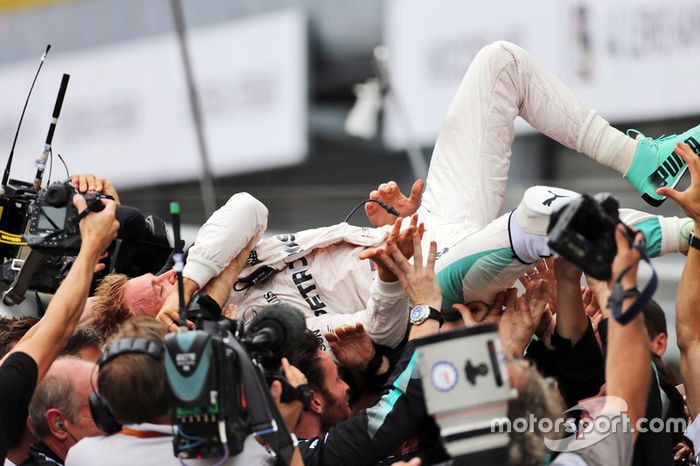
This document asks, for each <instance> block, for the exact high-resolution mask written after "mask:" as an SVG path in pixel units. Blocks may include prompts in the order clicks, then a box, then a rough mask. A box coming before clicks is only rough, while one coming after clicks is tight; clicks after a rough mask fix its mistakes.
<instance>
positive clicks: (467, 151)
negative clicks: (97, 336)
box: [159, 42, 700, 346]
mask: <svg viewBox="0 0 700 466" xmlns="http://www.w3.org/2000/svg"><path fill="white" fill-rule="evenodd" d="M516 116H521V117H522V118H524V119H525V120H526V121H528V122H529V123H530V124H531V125H532V126H534V127H535V128H537V129H538V130H540V131H541V132H543V133H544V134H546V135H548V136H550V137H552V138H553V139H555V140H557V141H559V142H560V143H562V144H563V145H565V146H567V147H569V148H572V149H575V150H577V151H579V152H581V153H583V154H585V155H588V156H589V157H591V158H593V159H594V160H596V161H597V162H599V163H601V164H603V165H606V166H609V167H611V168H613V169H615V170H617V171H618V172H620V173H621V174H623V175H625V178H627V179H628V181H630V183H631V184H632V185H633V186H634V187H635V189H637V190H638V191H639V192H640V193H642V195H643V197H644V198H645V200H647V201H648V202H650V203H656V205H658V203H659V202H662V201H663V199H661V200H659V199H657V198H656V197H654V196H656V194H655V187H654V186H659V185H663V183H666V184H674V183H675V182H677V179H676V178H673V177H672V176H671V175H673V176H676V177H678V176H680V175H679V173H680V174H682V172H683V171H684V170H685V167H681V166H680V165H678V163H677V161H675V158H674V159H673V160H674V161H673V165H672V166H673V167H674V170H673V171H672V170H669V169H666V170H665V171H664V172H663V173H662V175H666V176H665V178H664V177H663V176H661V175H659V173H661V171H662V169H661V168H659V167H660V166H662V165H663V164H664V163H668V160H666V159H667V158H668V157H667V156H669V157H670V156H672V155H673V153H672V149H670V150H668V154H667V153H666V151H667V149H668V147H667V146H669V145H670V147H671V148H672V147H675V143H676V141H678V140H685V141H690V142H689V144H690V145H691V147H693V149H696V146H695V145H694V141H696V140H695V137H696V136H697V137H698V138H700V134H698V135H696V134H695V133H700V129H698V128H697V127H696V128H693V129H691V130H689V131H687V132H686V133H683V134H682V135H679V136H676V137H670V138H669V137H667V138H664V139H663V140H661V141H650V140H648V139H639V138H638V139H636V140H635V139H633V138H631V137H629V136H627V135H625V134H623V133H621V132H620V131H618V130H617V129H615V128H612V127H611V126H610V125H609V124H608V123H607V121H605V120H604V119H603V118H601V117H600V116H599V115H598V114H597V113H596V112H595V111H594V110H593V109H591V108H590V107H588V106H587V105H586V104H585V103H584V102H582V101H581V100H580V99H578V98H577V97H576V96H575V95H574V94H573V93H572V92H571V91H570V90H569V89H568V88H566V87H565V86H564V85H563V84H562V83H561V82H560V81H559V80H557V79H556V78H555V77H554V76H552V75H550V74H548V73H546V72H545V71H544V70H542V69H541V68H540V66H539V65H538V64H537V63H536V62H535V60H534V59H533V57H532V56H530V55H529V54H528V53H527V52H526V51H524V50H523V49H521V48H520V47H518V46H516V45H514V44H510V43H506V42H497V43H494V44H491V45H489V46H487V47H485V48H484V49H482V50H481V51H480V52H479V54H478V55H477V56H476V57H475V59H474V61H473V62H472V64H471V65H470V67H469V70H468V71H467V74H466V75H465V78H464V80H463V81H462V84H461V85H460V88H459V90H458V92H457V96H456V98H455V100H454V101H453V102H452V105H451V107H450V109H449V112H448V115H447V118H446V120H445V122H444V124H443V127H442V129H441V130H440V134H439V136H438V139H437V141H436V145H435V150H434V153H433V156H432V160H431V165H430V171H429V173H428V178H427V180H426V185H427V186H426V191H425V193H424V194H423V196H422V200H421V202H420V207H418V215H419V218H420V221H422V222H424V223H425V226H426V229H425V235H424V236H423V241H424V243H427V242H428V241H430V240H436V241H437V244H438V251H439V260H438V261H437V264H436V270H437V271H438V278H439V280H440V284H441V287H442V290H443V295H444V304H443V309H444V308H446V307H450V306H451V305H452V304H454V303H457V302H460V303H461V302H469V301H475V300H480V301H485V302H490V301H491V300H492V298H493V297H494V296H495V294H496V293H498V292H499V291H501V290H503V289H504V288H508V287H510V286H511V285H512V284H513V283H514V281H515V280H516V279H517V277H518V276H520V275H521V274H522V273H523V272H524V271H525V270H526V269H527V268H528V267H529V264H531V263H533V262H535V261H536V260H538V259H539V258H540V257H544V256H549V255H551V251H549V248H548V246H547V242H546V236H545V233H546V225H547V222H548V215H549V213H551V211H552V210H553V209H555V208H557V207H559V206H561V205H562V204H563V203H565V202H568V200H569V199H570V198H571V197H572V196H576V193H572V192H571V191H566V190H561V189H558V188H548V187H535V188H531V189H530V190H528V192H527V193H526V195H525V197H524V199H523V202H522V203H521V205H520V206H519V207H518V209H516V210H515V211H514V212H513V213H508V214H505V215H503V216H501V217H498V218H496V217H497V215H498V213H499V212H500V209H501V207H502V203H503V197H504V194H505V188H506V182H507V171H508V167H509V164H510V148H511V144H512V141H513V138H514V128H513V121H514V119H515V117H516ZM697 149H698V150H700V145H698V146H697ZM669 154H671V155H669ZM664 166H665V165H664ZM647 172H648V173H647ZM642 173H647V175H654V176H647V175H644V176H642V175H640V174H642ZM649 180H652V181H654V183H656V184H655V185H653V186H652V185H650V183H651V181H649ZM650 186H651V187H650ZM378 197H379V198H382V194H381V193H380V194H379V195H378ZM400 197H402V198H403V196H400ZM657 197H658V196H657ZM550 198H551V200H550ZM402 200H405V198H403V199H399V201H402ZM409 204H410V203H409ZM414 208H415V206H414ZM414 208H412V209H408V210H404V211H401V209H399V211H400V212H401V213H402V214H404V215H406V214H410V213H412V210H414ZM369 212H370V210H368V213H369ZM621 217H622V220H623V221H625V222H627V223H629V224H631V225H634V226H635V227H637V228H638V229H640V230H641V231H643V232H644V233H645V236H646V239H647V244H648V247H649V249H650V252H651V255H652V256H655V255H659V254H665V253H669V252H678V251H682V250H687V242H686V241H682V239H684V238H687V235H688V233H689V228H692V222H690V221H689V220H687V219H679V218H676V217H660V216H654V215H649V214H645V213H642V212H636V211H630V210H625V209H623V210H621ZM266 219H267V209H265V207H264V206H263V205H262V204H261V203H259V202H258V201H257V200H255V199H254V198H252V196H249V195H247V194H244V193H242V194H238V195H236V196H234V197H232V198H231V199H230V200H229V202H228V203H227V204H226V206H224V207H222V208H221V209H220V210H219V211H217V213H215V214H214V216H213V217H212V218H211V219H210V220H209V221H208V222H207V223H206V224H205V225H204V226H203V227H202V229H201V230H200V232H199V234H198V236H197V240H196V242H195V245H194V246H193V247H192V248H191V250H190V252H189V256H188V260H187V265H186V266H185V270H184V275H185V276H186V277H188V278H189V279H190V280H191V282H192V283H194V285H193V289H197V288H201V286H203V285H204V284H205V283H206V282H207V281H208V280H209V279H211V278H213V277H215V276H216V275H217V274H218V273H219V272H220V271H221V270H223V269H224V267H226V265H227V264H228V262H230V261H231V260H232V258H234V257H235V256H236V255H237V254H238V253H239V252H240V251H242V250H243V248H244V247H245V245H246V244H247V243H248V241H250V240H251V238H254V237H256V236H260V235H261V233H262V231H263V230H264V229H265V227H266ZM370 219H371V220H372V216H371V215H370ZM406 222H408V220H405V221H404V225H405V223H406ZM373 223H374V224H375V225H377V224H378V223H380V224H383V223H387V222H376V221H374V220H373ZM388 230H389V227H388V226H385V227H383V228H379V229H371V228H360V227H353V226H350V225H347V224H344V223H341V224H338V225H334V226H330V227H325V228H318V229H312V230H305V231H303V232H299V233H295V234H289V235H279V236H277V237H275V238H269V239H266V240H263V241H261V242H259V243H258V244H257V245H256V246H255V247H254V249H253V250H252V252H251V253H250V256H249V258H248V263H247V266H246V268H244V269H243V271H242V272H241V274H240V277H239V279H238V281H237V282H236V285H235V286H234V289H233V290H232V291H231V296H230V300H231V302H232V303H234V304H236V305H237V306H238V311H239V312H242V313H244V314H245V312H246V311H247V310H254V309H255V307H257V306H263V305H265V304H268V303H273V302H277V301H278V300H282V301H287V302H291V303H293V304H297V305H298V306H300V307H301V308H302V309H303V310H304V312H305V313H306V315H307V317H308V319H307V322H308V324H309V327H310V328H312V329H315V330H317V331H318V332H317V333H323V332H325V331H332V330H333V329H334V328H335V327H336V326H339V325H344V324H347V323H350V322H355V321H360V322H362V323H363V324H364V325H365V328H366V329H367V330H368V333H369V334H370V336H371V337H372V338H373V340H374V341H375V342H376V343H380V344H384V345H387V346H394V345H396V344H397V343H398V342H399V341H400V340H401V338H402V337H403V334H404V333H405V329H406V324H407V312H406V309H407V307H408V303H407V299H406V298H405V296H404V293H403V291H402V290H401V287H400V285H399V283H398V282H394V283H387V282H382V281H380V280H377V279H375V277H374V274H373V271H372V267H371V264H370V262H369V261H361V260H358V258H359V257H360V255H361V254H362V256H363V257H375V256H374V254H373V253H372V248H376V247H380V246H381V244H382V242H383V240H384V238H385V237H386V235H387V232H388ZM368 248H369V250H368ZM175 317H176V316H175V314H174V313H173V309H166V308H165V306H164V308H162V309H161V312H160V314H159V319H161V320H162V321H163V322H164V323H165V324H166V325H167V324H172V322H173V321H174V320H175Z"/></svg>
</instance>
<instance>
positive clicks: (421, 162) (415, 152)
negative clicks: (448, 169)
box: [373, 46, 428, 179]
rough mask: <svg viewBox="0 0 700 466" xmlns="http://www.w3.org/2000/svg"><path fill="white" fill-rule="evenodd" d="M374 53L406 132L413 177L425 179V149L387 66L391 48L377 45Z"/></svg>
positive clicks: (426, 169) (390, 99) (384, 82)
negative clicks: (421, 146) (422, 148)
mask: <svg viewBox="0 0 700 466" xmlns="http://www.w3.org/2000/svg"><path fill="white" fill-rule="evenodd" d="M373 55H374V63H375V64H376V66H377V71H378V74H379V79H380V81H382V82H383V85H384V86H386V87H387V88H388V91H389V92H388V96H387V97H388V100H389V102H391V103H392V104H393V105H394V107H395V109H396V115H397V116H398V118H399V124H400V125H401V128H402V130H403V133H404V142H405V144H406V153H407V155H408V161H409V163H410V164H411V170H412V171H413V177H414V178H415V179H418V178H422V179H425V178H426V177H427V176H428V163H427V162H426V161H425V156H424V155H423V151H422V150H421V148H420V144H419V142H418V138H417V137H416V133H415V131H414V130H413V126H412V125H411V121H410V119H409V117H408V112H407V111H406V107H405V106H404V105H403V101H402V100H401V96H400V95H399V93H398V92H397V91H396V88H395V87H394V82H393V80H392V78H391V73H389V67H388V66H387V61H388V59H389V49H388V48H387V47H385V46H378V47H375V48H374V51H373Z"/></svg>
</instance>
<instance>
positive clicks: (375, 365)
mask: <svg viewBox="0 0 700 466" xmlns="http://www.w3.org/2000/svg"><path fill="white" fill-rule="evenodd" d="M373 345H374V344H373ZM383 360H384V352H383V351H380V349H379V348H377V345H374V356H372V359H370V360H369V362H368V363H367V367H365V369H364V370H363V371H362V372H364V373H365V374H367V375H374V374H376V373H377V371H378V370H379V367H380V366H381V365H382V361H383Z"/></svg>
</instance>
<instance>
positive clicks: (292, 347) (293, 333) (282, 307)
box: [248, 303, 306, 365]
mask: <svg viewBox="0 0 700 466" xmlns="http://www.w3.org/2000/svg"><path fill="white" fill-rule="evenodd" d="M304 332H306V318H305V317H304V313H303V312H302V311H301V310H300V309H299V308H297V307H296V306H293V305H291V304H286V303H278V304H272V305H270V306H267V307H265V308H264V309H263V310H262V311H261V312H259V313H258V314H257V315H256V316H255V317H254V318H253V320H252V321H251V322H250V325H249V326H248V333H249V334H250V335H251V336H252V340H253V343H254V344H255V345H256V346H260V349H263V350H268V351H270V352H272V355H271V357H270V360H269V361H263V365H267V364H268V363H273V364H278V363H279V361H280V360H281V359H282V358H283V357H286V358H287V359H289V360H290V363H292V364H294V361H293V355H294V353H296V350H297V348H298V347H299V345H300V344H301V341H302V339H303V338H304Z"/></svg>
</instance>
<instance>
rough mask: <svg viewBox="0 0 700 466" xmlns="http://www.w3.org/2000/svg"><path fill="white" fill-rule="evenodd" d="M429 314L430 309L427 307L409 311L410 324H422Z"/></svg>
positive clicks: (417, 307) (418, 307)
mask: <svg viewBox="0 0 700 466" xmlns="http://www.w3.org/2000/svg"><path fill="white" fill-rule="evenodd" d="M429 314H430V308H429V307H428V306H423V305H421V306H416V307H414V308H413V309H411V315H410V317H411V322H412V323H422V322H423V321H424V320H425V319H427V318H428V315H429Z"/></svg>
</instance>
